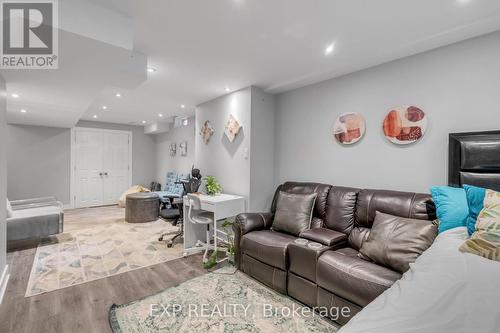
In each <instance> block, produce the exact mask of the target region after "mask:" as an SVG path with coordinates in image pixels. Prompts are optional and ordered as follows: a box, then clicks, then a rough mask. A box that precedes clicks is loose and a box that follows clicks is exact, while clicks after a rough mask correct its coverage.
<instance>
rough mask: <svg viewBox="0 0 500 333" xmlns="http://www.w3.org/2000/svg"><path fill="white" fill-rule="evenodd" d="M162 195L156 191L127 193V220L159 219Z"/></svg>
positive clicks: (130, 221)
mask: <svg viewBox="0 0 500 333" xmlns="http://www.w3.org/2000/svg"><path fill="white" fill-rule="evenodd" d="M159 210H160V197H159V196H158V194H156V193H134V194H129V195H127V201H126V204H125V221H127V222H129V223H145V222H152V221H156V220H158V213H159Z"/></svg>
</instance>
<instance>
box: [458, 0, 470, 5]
mask: <svg viewBox="0 0 500 333" xmlns="http://www.w3.org/2000/svg"><path fill="white" fill-rule="evenodd" d="M457 2H458V3H459V4H460V5H466V4H468V3H469V2H471V0H457Z"/></svg>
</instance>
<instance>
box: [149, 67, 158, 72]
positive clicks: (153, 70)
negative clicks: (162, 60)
mask: <svg viewBox="0 0 500 333" xmlns="http://www.w3.org/2000/svg"><path fill="white" fill-rule="evenodd" d="M154 72H156V68H153V67H148V73H154Z"/></svg>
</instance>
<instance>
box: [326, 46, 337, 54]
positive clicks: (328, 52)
mask: <svg viewBox="0 0 500 333" xmlns="http://www.w3.org/2000/svg"><path fill="white" fill-rule="evenodd" d="M334 50H335V44H330V45H328V46H327V47H326V49H325V55H326V56H327V55H330V54H332V52H333V51H334Z"/></svg>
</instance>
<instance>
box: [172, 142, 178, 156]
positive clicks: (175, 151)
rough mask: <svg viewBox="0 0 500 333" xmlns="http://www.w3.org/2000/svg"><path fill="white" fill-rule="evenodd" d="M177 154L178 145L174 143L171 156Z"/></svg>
mask: <svg viewBox="0 0 500 333" xmlns="http://www.w3.org/2000/svg"><path fill="white" fill-rule="evenodd" d="M176 153H177V144H176V143H174V142H173V143H171V144H170V156H175V154H176Z"/></svg>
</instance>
